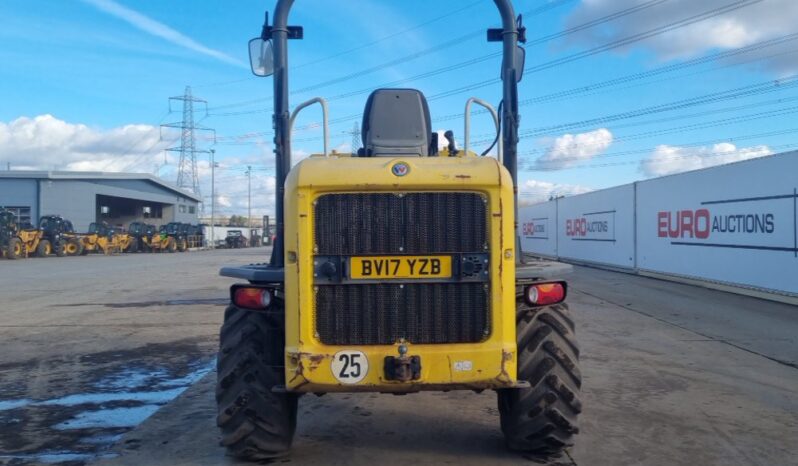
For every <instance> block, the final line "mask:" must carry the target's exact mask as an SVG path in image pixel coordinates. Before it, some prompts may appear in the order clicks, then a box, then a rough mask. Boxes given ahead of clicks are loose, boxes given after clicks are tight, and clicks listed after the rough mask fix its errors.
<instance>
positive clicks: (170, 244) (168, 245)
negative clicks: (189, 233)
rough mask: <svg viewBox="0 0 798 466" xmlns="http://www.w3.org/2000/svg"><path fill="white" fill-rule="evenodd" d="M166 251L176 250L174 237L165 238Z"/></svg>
mask: <svg viewBox="0 0 798 466" xmlns="http://www.w3.org/2000/svg"><path fill="white" fill-rule="evenodd" d="M166 251H167V252H175V251H177V243H176V242H175V239H174V238H172V237H170V238H169V239H167V240H166Z"/></svg>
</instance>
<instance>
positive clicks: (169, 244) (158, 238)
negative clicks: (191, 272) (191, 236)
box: [142, 233, 177, 252]
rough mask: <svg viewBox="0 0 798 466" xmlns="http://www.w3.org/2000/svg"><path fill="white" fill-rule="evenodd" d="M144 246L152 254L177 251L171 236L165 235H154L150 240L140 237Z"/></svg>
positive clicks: (175, 243)
mask: <svg viewBox="0 0 798 466" xmlns="http://www.w3.org/2000/svg"><path fill="white" fill-rule="evenodd" d="M142 240H143V241H144V244H145V245H146V246H147V247H148V248H149V249H150V250H151V251H153V252H155V251H167V252H175V251H176V250H177V242H176V241H175V238H174V237H173V236H168V235H166V234H165V233H155V234H153V235H152V238H150V237H147V236H144V237H142Z"/></svg>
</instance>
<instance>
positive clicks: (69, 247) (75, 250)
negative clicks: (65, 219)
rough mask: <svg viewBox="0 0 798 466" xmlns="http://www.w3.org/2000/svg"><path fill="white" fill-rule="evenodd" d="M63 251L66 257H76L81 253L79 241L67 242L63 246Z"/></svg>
mask: <svg viewBox="0 0 798 466" xmlns="http://www.w3.org/2000/svg"><path fill="white" fill-rule="evenodd" d="M64 251H65V252H66V255H67V256H77V255H80V253H81V248H80V241H76V240H69V241H67V242H66V244H65V245H64Z"/></svg>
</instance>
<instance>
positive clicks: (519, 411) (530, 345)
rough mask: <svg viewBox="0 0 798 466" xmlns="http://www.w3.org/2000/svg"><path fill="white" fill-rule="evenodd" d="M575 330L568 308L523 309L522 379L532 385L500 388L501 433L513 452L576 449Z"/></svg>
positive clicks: (520, 320) (520, 338)
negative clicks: (574, 445) (574, 443)
mask: <svg viewBox="0 0 798 466" xmlns="http://www.w3.org/2000/svg"><path fill="white" fill-rule="evenodd" d="M574 331H575V326H574V321H573V320H572V319H571V317H570V314H569V312H568V306H567V305H566V304H557V305H554V306H547V307H542V308H538V309H527V308H526V307H525V306H524V305H521V307H520V308H519V312H518V316H517V324H516V334H517V339H518V380H525V381H527V382H529V384H530V385H531V387H530V388H514V389H504V390H498V395H499V396H498V398H499V414H500V416H501V427H502V432H503V433H504V436H505V439H506V441H507V446H508V447H509V448H510V449H511V450H516V451H523V452H529V453H534V454H537V455H555V454H558V453H559V452H561V451H562V450H563V449H565V448H566V447H569V446H572V445H573V441H574V435H576V434H577V433H579V428H578V427H577V417H578V415H579V413H580V412H581V411H582V402H581V401H580V399H579V395H580V387H581V386H582V376H581V373H580V371H579V346H578V345H577V342H576V335H575V333H574Z"/></svg>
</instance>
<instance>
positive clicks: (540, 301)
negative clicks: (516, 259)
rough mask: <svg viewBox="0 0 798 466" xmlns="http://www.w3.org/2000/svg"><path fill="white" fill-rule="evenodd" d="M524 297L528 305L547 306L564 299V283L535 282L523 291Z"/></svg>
mask: <svg viewBox="0 0 798 466" xmlns="http://www.w3.org/2000/svg"><path fill="white" fill-rule="evenodd" d="M524 299H525V300H526V302H527V304H529V305H530V306H548V305H549V304H557V303H561V302H563V301H565V283H562V282H555V283H536V284H534V285H529V286H528V287H527V288H526V290H525V291H524Z"/></svg>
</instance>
